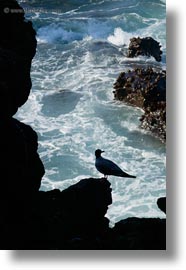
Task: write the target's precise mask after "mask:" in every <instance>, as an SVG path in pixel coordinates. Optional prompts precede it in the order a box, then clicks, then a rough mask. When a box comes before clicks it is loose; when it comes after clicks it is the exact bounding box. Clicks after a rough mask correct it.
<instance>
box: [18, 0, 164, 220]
mask: <svg viewBox="0 0 186 270" xmlns="http://www.w3.org/2000/svg"><path fill="white" fill-rule="evenodd" d="M19 2H20V3H21V5H22V6H23V7H24V8H25V11H26V17H27V18H28V19H31V20H32V22H33V26H34V28H35V29H36V31H37V40H38V47H37V53H36V56H35V58H34V59H33V62H32V72H31V76H32V84H33V86H32V91H31V94H30V97H29V100H28V101H27V102H26V104H25V105H24V106H23V107H22V108H21V109H20V110H19V111H18V113H17V115H16V116H17V118H19V119H20V120H22V121H23V122H25V123H28V124H30V125H31V126H32V127H33V128H34V129H35V130H36V131H37V133H38V136H39V150H38V151H39V154H40V156H41V159H42V161H43V163H44V165H45V169H46V174H45V176H44V177H43V181H42V186H41V189H42V190H49V189H51V188H60V189H61V190H62V189H64V188H66V187H68V186H69V185H71V184H74V183H76V182H77V181H79V180H80V179H82V178H87V177H100V176H101V175H100V173H99V172H98V171H96V169H95V166H94V161H95V160H94V151H95V149H97V148H101V149H103V150H105V153H104V157H106V158H109V159H112V160H113V161H115V162H116V163H117V164H118V165H119V166H120V167H121V168H123V169H124V170H125V171H127V172H128V173H131V174H134V175H136V176H137V178H136V179H122V178H117V177H113V176H111V177H109V181H110V182H111V184H112V189H113V204H112V206H110V208H109V210H108V213H107V216H108V217H109V218H110V220H111V222H116V221H118V220H120V219H122V218H126V217H129V216H139V217H164V214H163V213H162V212H160V210H159V209H158V208H157V206H156V200H157V198H158V197H160V196H165V194H166V171H165V166H166V149H165V145H163V144H162V143H161V142H160V141H159V140H158V139H156V138H154V137H153V136H152V135H151V134H149V133H148V132H146V131H143V130H141V129H140V128H139V118H140V116H141V114H142V110H141V109H138V108H134V107H130V106H127V105H125V104H123V103H121V102H118V101H115V100H113V93H112V91H113V83H114V82H115V80H116V78H117V77H118V75H119V73H120V72H122V71H124V70H128V69H129V68H135V67H138V66H141V67H147V66H149V65H150V66H153V67H156V68H157V69H161V68H163V69H165V68H166V19H165V17H166V8H165V1H158V0H156V1H155V0H154V1H139V0H129V1H128V0H125V1H119V0H116V1H113V0H112V1H111V0H97V1H90V0H89V1H75V0H71V1H46V0H45V1H37V0H35V1H34V0H33V1H31V0H30V1H28V0H27V1H19ZM133 36H140V37H145V36H152V37H153V38H155V39H156V40H158V41H159V42H160V43H161V45H162V50H163V57H162V62H161V63H157V62H155V60H154V59H153V58H146V57H138V58H135V59H127V58H126V56H125V53H126V48H127V45H128V44H129V40H130V38H131V37H133Z"/></svg>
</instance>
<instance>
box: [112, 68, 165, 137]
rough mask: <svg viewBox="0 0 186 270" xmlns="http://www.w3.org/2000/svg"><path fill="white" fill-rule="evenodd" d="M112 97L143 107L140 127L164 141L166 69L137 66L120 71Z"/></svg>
mask: <svg viewBox="0 0 186 270" xmlns="http://www.w3.org/2000/svg"><path fill="white" fill-rule="evenodd" d="M114 89H115V91H114V92H113V93H114V98H115V99H117V100H120V101H124V102H126V103H128V104H131V105H134V106H137V107H140V108H143V110H144V114H143V115H142V117H141V119H140V121H141V124H140V126H141V128H144V129H146V130H149V131H150V132H151V133H152V134H154V135H155V136H156V137H158V138H160V140H161V141H162V142H165V141H166V71H164V70H163V71H159V72H157V71H155V70H154V69H152V68H150V67H149V68H147V69H143V68H137V69H134V70H128V71H127V72H122V73H121V74H120V75H119V77H118V78H117V80H116V82H115V83H114Z"/></svg>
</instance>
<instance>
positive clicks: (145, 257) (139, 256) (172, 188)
mask: <svg viewBox="0 0 186 270" xmlns="http://www.w3.org/2000/svg"><path fill="white" fill-rule="evenodd" d="M177 25H178V14H176V13H172V12H169V13H168V14H167V60H168V61H167V73H168V80H167V103H168V105H167V114H168V117H167V205H168V207H167V250H166V251H153V250H151V251H150V250H144V251H140V250H139V251H138V250H137V251H135V250H134V251H129V250H119V251H118V250H114V251H107V250H103V251H94V250H90V251H84V250H83V251H66V250H61V251H24V250H23V251H11V259H12V260H13V261H18V262H20V261H22V262H23V261H33V260H34V261H43V262H47V261H54V262H58V261H59V262H69V263H71V262H72V259H73V262H74V263H76V262H88V261H90V260H96V261H97V262H98V261H100V262H102V261H106V262H107V263H109V261H112V262H113V261H116V262H117V263H118V262H131V261H132V260H134V259H135V260H138V261H139V262H141V261H145V263H147V262H151V261H152V260H157V259H158V262H161V261H162V262H163V261H170V260H171V261H174V260H175V259H176V258H177V256H178V240H177V236H176V232H177V224H176V220H178V219H177V216H176V213H177V196H178V195H177V181H176V180H178V179H177V175H178V172H177V162H178V150H177V147H176V142H177V130H178V126H177V120H176V119H177V116H178V115H177V114H178V102H177V101H178V96H177V95H178V91H176V90H177V82H176V78H177V70H178V61H177V56H176V52H177V51H178V50H177V42H178V40H179V39H178V34H177V33H178V27H177Z"/></svg>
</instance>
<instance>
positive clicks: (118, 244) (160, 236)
mask: <svg viewBox="0 0 186 270" xmlns="http://www.w3.org/2000/svg"><path fill="white" fill-rule="evenodd" d="M113 231H114V233H115V240H114V242H113V246H114V249H126V250H165V249H166V220H165V219H159V218H136V217H131V218H127V219H124V220H121V221H119V222H118V223H116V224H115V227H114V228H113Z"/></svg>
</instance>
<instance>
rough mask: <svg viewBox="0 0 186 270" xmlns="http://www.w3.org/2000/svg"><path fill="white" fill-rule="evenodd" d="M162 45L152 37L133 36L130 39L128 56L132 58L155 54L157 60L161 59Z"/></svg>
mask: <svg viewBox="0 0 186 270" xmlns="http://www.w3.org/2000/svg"><path fill="white" fill-rule="evenodd" d="M160 48H161V45H160V43H159V42H157V41H156V40H154V39H153V38H152V37H145V38H140V37H137V38H136V37H133V38H131V39H130V44H129V47H128V53H127V56H128V57H130V58H133V57H137V56H139V55H145V56H148V57H150V56H153V57H154V58H155V60H156V61H157V62H160V61H161V55H162V51H161V50H160Z"/></svg>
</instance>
